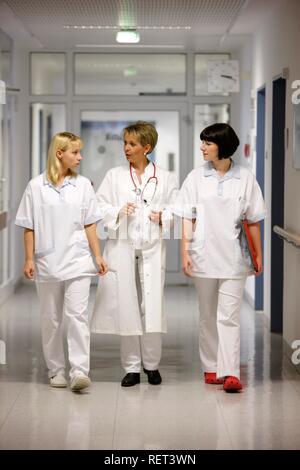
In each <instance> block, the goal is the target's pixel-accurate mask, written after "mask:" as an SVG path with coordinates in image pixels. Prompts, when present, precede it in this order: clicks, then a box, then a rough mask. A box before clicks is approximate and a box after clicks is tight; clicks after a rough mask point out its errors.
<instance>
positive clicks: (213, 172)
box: [174, 123, 265, 392]
mask: <svg viewBox="0 0 300 470" xmlns="http://www.w3.org/2000/svg"><path fill="white" fill-rule="evenodd" d="M200 139H201V141H202V143H201V146H200V149H201V151H202V153H203V158H204V164H203V165H202V166H200V167H199V168H196V169H195V170H193V171H191V173H190V174H189V175H188V176H187V178H186V179H185V181H184V183H183V185H182V188H181V190H180V193H179V196H178V198H177V200H176V203H175V208H174V212H175V213H176V214H177V215H179V216H180V217H182V220H183V224H182V226H183V234H182V245H181V255H182V268H183V271H184V273H185V274H186V275H187V276H190V277H192V278H193V280H194V283H195V287H196V290H197V293H198V300H199V312H200V322H199V353H200V360H201V362H202V367H203V372H204V380H205V383H207V384H223V388H224V390H225V391H226V392H236V391H239V390H241V389H242V388H243V386H242V384H241V382H240V309H241V303H242V297H243V290H244V286H245V282H246V278H247V276H249V275H251V274H255V275H259V274H261V272H262V249H261V241H260V225H259V221H260V220H262V219H264V217H265V206H264V201H263V197H262V193H261V190H260V187H259V185H258V183H257V181H256V179H255V177H254V175H253V174H252V173H251V171H250V170H249V169H248V168H245V167H243V166H239V165H238V164H236V163H234V161H233V160H232V155H233V154H234V152H235V151H236V149H237V148H238V146H239V139H238V137H237V135H236V133H235V132H234V130H233V129H232V127H230V126H229V125H228V124H223V123H217V124H213V125H211V126H209V127H206V128H205V129H204V130H203V131H202V132H201V134H200ZM243 219H247V220H248V223H249V230H250V234H251V236H252V239H253V245H254V249H255V252H256V255H257V266H258V269H257V271H256V272H254V271H253V268H252V265H251V264H250V263H249V258H247V257H246V254H245V253H244V252H243V250H242V248H241V243H240V242H241V221H242V220H243Z"/></svg>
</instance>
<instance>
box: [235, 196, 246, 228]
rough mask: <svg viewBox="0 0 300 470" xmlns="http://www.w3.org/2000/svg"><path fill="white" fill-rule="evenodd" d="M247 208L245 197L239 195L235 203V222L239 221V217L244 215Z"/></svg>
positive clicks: (241, 217)
mask: <svg viewBox="0 0 300 470" xmlns="http://www.w3.org/2000/svg"><path fill="white" fill-rule="evenodd" d="M246 210H247V199H245V198H244V197H242V196H239V197H238V198H237V200H236V203H235V214H234V216H235V223H239V221H240V220H241V219H243V218H244V215H245V213H246Z"/></svg>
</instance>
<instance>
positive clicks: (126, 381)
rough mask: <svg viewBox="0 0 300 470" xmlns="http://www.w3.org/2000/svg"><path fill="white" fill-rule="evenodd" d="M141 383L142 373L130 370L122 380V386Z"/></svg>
mask: <svg viewBox="0 0 300 470" xmlns="http://www.w3.org/2000/svg"><path fill="white" fill-rule="evenodd" d="M139 383H140V374H139V372H129V373H128V374H126V375H125V377H123V380H122V382H121V385H122V387H133V385H136V384H139Z"/></svg>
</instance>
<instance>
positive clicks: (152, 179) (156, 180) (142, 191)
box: [129, 162, 158, 205]
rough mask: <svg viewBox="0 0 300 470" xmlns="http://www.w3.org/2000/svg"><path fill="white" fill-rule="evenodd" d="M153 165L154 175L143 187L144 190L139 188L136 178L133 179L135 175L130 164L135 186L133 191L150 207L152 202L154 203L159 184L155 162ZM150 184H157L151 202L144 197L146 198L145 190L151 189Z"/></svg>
mask: <svg viewBox="0 0 300 470" xmlns="http://www.w3.org/2000/svg"><path fill="white" fill-rule="evenodd" d="M151 163H152V165H153V175H152V176H150V178H148V180H147V182H146V184H145V186H144V187H143V189H141V188H138V187H137V185H136V183H135V181H134V178H133V174H132V165H131V163H130V166H129V171H130V176H131V180H132V182H133V185H134V189H133V191H134V192H135V194H136V195H137V196H140V197H141V200H142V201H143V202H144V203H145V204H147V205H149V204H150V202H151V201H152V199H153V198H154V195H155V191H156V187H157V184H158V179H157V176H156V165H155V163H153V162H151ZM149 183H154V184H155V186H154V191H153V194H152V197H151V199H150V201H149V199H146V198H145V197H144V196H145V189H146V187H147V186H148V187H149Z"/></svg>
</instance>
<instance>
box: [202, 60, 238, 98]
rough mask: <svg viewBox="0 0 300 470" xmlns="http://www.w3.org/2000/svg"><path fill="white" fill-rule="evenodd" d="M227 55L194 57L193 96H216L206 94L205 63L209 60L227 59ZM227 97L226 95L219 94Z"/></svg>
mask: <svg viewBox="0 0 300 470" xmlns="http://www.w3.org/2000/svg"><path fill="white" fill-rule="evenodd" d="M229 58H230V55H229V54H196V55H195V95H196V96H201V95H202V96H207V95H216V93H208V91H207V62H208V61H210V60H224V59H229ZM220 95H222V96H227V95H228V93H220Z"/></svg>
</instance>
